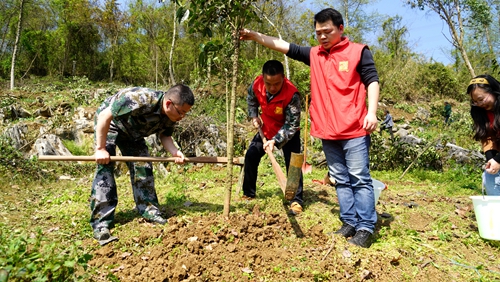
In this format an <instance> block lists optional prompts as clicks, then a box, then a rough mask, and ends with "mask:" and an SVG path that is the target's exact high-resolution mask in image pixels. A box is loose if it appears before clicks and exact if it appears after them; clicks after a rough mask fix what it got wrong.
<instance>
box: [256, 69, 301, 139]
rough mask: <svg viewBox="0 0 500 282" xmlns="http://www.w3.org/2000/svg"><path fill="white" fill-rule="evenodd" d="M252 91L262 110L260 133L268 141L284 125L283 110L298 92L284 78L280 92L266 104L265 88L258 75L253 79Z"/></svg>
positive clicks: (260, 76) (262, 79)
mask: <svg viewBox="0 0 500 282" xmlns="http://www.w3.org/2000/svg"><path fill="white" fill-rule="evenodd" d="M252 90H253V92H254V94H255V97H257V100H258V101H259V104H260V108H261V110H262V113H261V115H260V117H261V119H262V122H263V125H262V131H263V132H264V136H265V137H266V138H267V139H268V140H270V139H271V138H273V137H274V135H276V133H278V131H279V130H280V128H281V127H282V126H283V124H285V119H286V116H285V108H286V106H288V104H290V102H291V101H292V97H293V94H295V93H296V92H298V90H297V88H296V87H295V86H294V85H293V84H292V83H291V82H290V80H288V79H287V78H286V77H285V80H284V81H283V87H281V90H280V92H279V93H278V94H276V95H274V97H273V99H271V101H270V102H269V103H268V102H267V97H266V86H265V84H264V78H263V76H262V75H259V76H258V77H257V78H256V79H255V81H254V83H253V87H252Z"/></svg>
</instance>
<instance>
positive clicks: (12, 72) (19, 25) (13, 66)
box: [10, 0, 24, 90]
mask: <svg viewBox="0 0 500 282" xmlns="http://www.w3.org/2000/svg"><path fill="white" fill-rule="evenodd" d="M23 11H24V0H20V2H19V17H18V20H17V28H16V39H15V41H14V50H13V51H12V63H11V68H10V89H11V90H14V79H15V76H14V75H15V69H16V54H17V48H18V46H19V37H20V36H21V29H22V26H23Z"/></svg>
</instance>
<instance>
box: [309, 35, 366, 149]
mask: <svg viewBox="0 0 500 282" xmlns="http://www.w3.org/2000/svg"><path fill="white" fill-rule="evenodd" d="M365 47H366V45H362V44H357V43H353V42H350V41H349V39H348V38H347V37H343V38H342V40H341V41H340V42H339V43H338V44H337V45H335V46H333V47H332V49H331V50H330V52H327V51H326V50H325V49H324V48H323V46H316V47H313V48H311V53H310V59H311V107H310V115H311V135H312V136H314V137H318V138H321V139H328V140H345V139H352V138H356V137H361V136H364V135H368V132H367V131H366V130H364V129H363V120H364V118H365V116H366V114H367V113H368V109H367V108H366V89H365V86H364V84H363V83H362V82H361V77H360V75H359V73H358V72H357V71H356V67H357V66H358V64H359V62H360V60H361V53H362V51H363V49H364V48H365Z"/></svg>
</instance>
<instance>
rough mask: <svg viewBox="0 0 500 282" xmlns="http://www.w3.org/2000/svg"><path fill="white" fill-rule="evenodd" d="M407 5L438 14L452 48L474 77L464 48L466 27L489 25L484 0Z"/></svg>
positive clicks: (423, 0) (424, 0)
mask: <svg viewBox="0 0 500 282" xmlns="http://www.w3.org/2000/svg"><path fill="white" fill-rule="evenodd" d="M407 3H408V4H409V5H410V7H412V8H418V9H421V10H424V9H425V8H428V9H430V10H432V11H434V12H435V13H436V14H438V16H439V17H440V18H441V19H442V20H443V21H444V22H445V23H446V24H447V25H448V28H449V30H450V34H451V41H452V43H453V46H454V47H455V48H457V50H458V51H459V52H460V55H461V58H462V60H463V62H464V64H465V66H466V68H467V69H468V71H469V74H470V76H472V77H474V76H476V73H475V70H474V68H473V66H472V63H471V61H470V59H469V55H468V50H467V48H466V42H465V39H466V32H467V31H466V27H467V26H472V25H475V24H476V22H475V21H479V24H480V26H482V27H484V25H489V23H490V17H489V12H488V11H489V9H490V7H489V5H484V0H455V1H447V0H408V1H407ZM484 32H485V30H483V35H484V34H485V33H484Z"/></svg>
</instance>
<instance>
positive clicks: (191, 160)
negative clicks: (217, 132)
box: [38, 155, 245, 166]
mask: <svg viewBox="0 0 500 282" xmlns="http://www.w3.org/2000/svg"><path fill="white" fill-rule="evenodd" d="M109 158H110V160H111V161H112V162H116V161H123V162H175V159H176V158H172V157H170V158H165V157H138V156H110V157H109ZM38 160H40V161H89V162H92V161H95V157H94V156H53V155H52V156H47V155H41V156H38ZM184 162H187V163H221V164H224V163H227V162H228V158H226V157H191V158H187V157H186V158H184ZM244 162H245V159H244V158H243V157H238V158H233V164H234V165H239V166H242V165H243V164H244Z"/></svg>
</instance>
